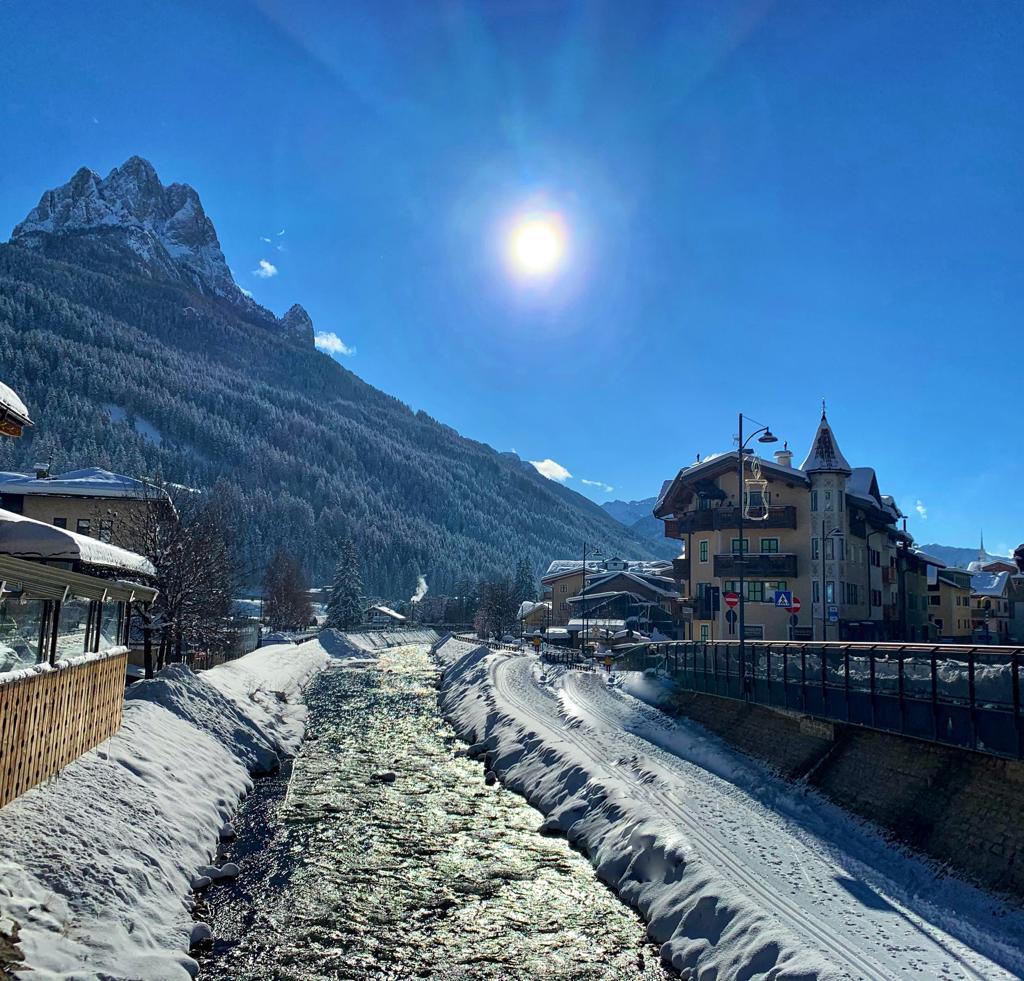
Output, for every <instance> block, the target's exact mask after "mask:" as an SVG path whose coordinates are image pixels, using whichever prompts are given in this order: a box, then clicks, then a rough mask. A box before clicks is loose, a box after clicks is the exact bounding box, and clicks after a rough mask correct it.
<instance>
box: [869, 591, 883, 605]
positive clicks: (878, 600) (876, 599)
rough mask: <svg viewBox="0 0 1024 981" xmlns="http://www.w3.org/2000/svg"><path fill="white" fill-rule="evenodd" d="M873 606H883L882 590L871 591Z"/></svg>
mask: <svg viewBox="0 0 1024 981" xmlns="http://www.w3.org/2000/svg"><path fill="white" fill-rule="evenodd" d="M871 605H872V606H881V605H882V591H881V590H880V589H872V590H871Z"/></svg>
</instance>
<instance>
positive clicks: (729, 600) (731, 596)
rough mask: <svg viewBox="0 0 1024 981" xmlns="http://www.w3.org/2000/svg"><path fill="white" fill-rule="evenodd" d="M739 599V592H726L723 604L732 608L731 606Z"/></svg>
mask: <svg viewBox="0 0 1024 981" xmlns="http://www.w3.org/2000/svg"><path fill="white" fill-rule="evenodd" d="M739 601H740V594H739V593H726V594H725V605H726V606H728V607H729V608H730V609H732V607H734V606H735V605H736V604H737V603H739Z"/></svg>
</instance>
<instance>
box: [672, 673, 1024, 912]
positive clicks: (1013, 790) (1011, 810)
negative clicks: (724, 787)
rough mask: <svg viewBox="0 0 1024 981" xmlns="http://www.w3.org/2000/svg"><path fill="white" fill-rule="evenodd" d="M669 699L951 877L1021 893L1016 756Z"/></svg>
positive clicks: (1023, 864)
mask: <svg viewBox="0 0 1024 981" xmlns="http://www.w3.org/2000/svg"><path fill="white" fill-rule="evenodd" d="M674 706H675V708H676V710H677V711H678V712H679V713H680V714H682V715H685V716H686V717H687V718H690V719H692V720H693V721H695V722H699V723H700V724H701V725H703V726H705V727H706V728H707V729H709V730H710V731H712V732H714V733H716V734H717V735H719V736H721V737H722V738H724V739H725V740H726V741H728V742H729V743H730V744H731V745H733V746H735V747H736V748H738V749H740V750H742V751H744V752H745V753H748V754H749V755H751V756H753V757H755V758H757V759H759V760H762V761H763V762H765V763H767V764H769V765H770V766H771V767H772V768H773V769H775V770H777V771H778V772H779V773H781V774H782V775H783V776H785V777H788V778H790V779H794V780H795V779H804V780H806V781H807V783H809V784H810V785H811V786H813V787H816V788H817V789H818V790H819V791H821V792H822V793H823V794H825V795H826V796H827V797H829V798H830V799H831V800H833V801H834V802H835V803H837V804H839V805H840V806H842V807H844V808H845V809H847V810H849V811H852V812H853V813H855V814H857V815H859V816H861V817H864V818H868V819H869V820H871V821H873V822H875V823H876V824H878V825H880V826H881V827H882V828H883V829H885V830H886V831H887V832H888V833H889V834H891V835H892V836H893V837H894V838H896V839H898V840H899V841H901V842H904V843H906V844H908V845H910V846H912V847H913V848H916V849H917V850H919V851H921V852H924V853H925V854H927V855H929V856H931V857H932V858H935V859H937V860H938V861H940V862H943V863H947V864H948V865H949V866H950V867H951V868H952V869H954V870H955V871H956V872H957V873H958V874H960V875H963V876H965V877H967V878H970V879H973V880H974V881H976V882H978V883H979V884H981V885H984V886H986V887H988V888H992V889H997V890H1000V891H1003V892H1006V893H1009V894H1011V895H1013V896H1015V897H1017V898H1018V899H1022V900H1024V763H1020V762H1016V761H1013V760H1000V759H995V758H993V757H988V756H984V755H982V754H980V753H972V752H969V751H966V750H961V749H955V748H952V747H948V746H937V745H933V744H931V743H927V742H922V741H919V740H916V739H908V738H905V737H903V736H896V735H889V734H886V733H880V732H874V731H871V730H868V729H862V728H859V727H857V726H847V725H842V724H839V723H835V724H832V723H824V724H823V723H820V722H818V721H817V720H813V719H807V718H806V717H801V716H799V715H797V714H794V713H790V712H783V711H775V710H773V709H769V708H765V707H763V706H760V705H748V704H744V703H742V702H736V701H733V700H731V699H726V698H717V697H715V696H713V695H701V694H693V693H681V694H679V695H678V696H676V698H675V699H674ZM830 737H831V738H830Z"/></svg>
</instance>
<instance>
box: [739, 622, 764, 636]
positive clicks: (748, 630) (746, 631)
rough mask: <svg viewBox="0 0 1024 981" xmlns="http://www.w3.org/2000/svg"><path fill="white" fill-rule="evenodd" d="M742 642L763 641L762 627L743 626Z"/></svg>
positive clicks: (753, 625) (746, 624) (750, 624)
mask: <svg viewBox="0 0 1024 981" xmlns="http://www.w3.org/2000/svg"><path fill="white" fill-rule="evenodd" d="M743 639H744V640H764V627H763V626H762V625H761V624H759V623H745V624H743Z"/></svg>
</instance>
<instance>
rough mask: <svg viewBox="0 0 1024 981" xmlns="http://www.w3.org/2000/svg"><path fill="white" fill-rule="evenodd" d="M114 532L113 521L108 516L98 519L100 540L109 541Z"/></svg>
mask: <svg viewBox="0 0 1024 981" xmlns="http://www.w3.org/2000/svg"><path fill="white" fill-rule="evenodd" d="M113 532H114V522H113V521H112V520H111V519H110V518H103V519H102V520H101V521H100V541H101V542H109V541H110V539H111V536H112V535H113Z"/></svg>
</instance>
